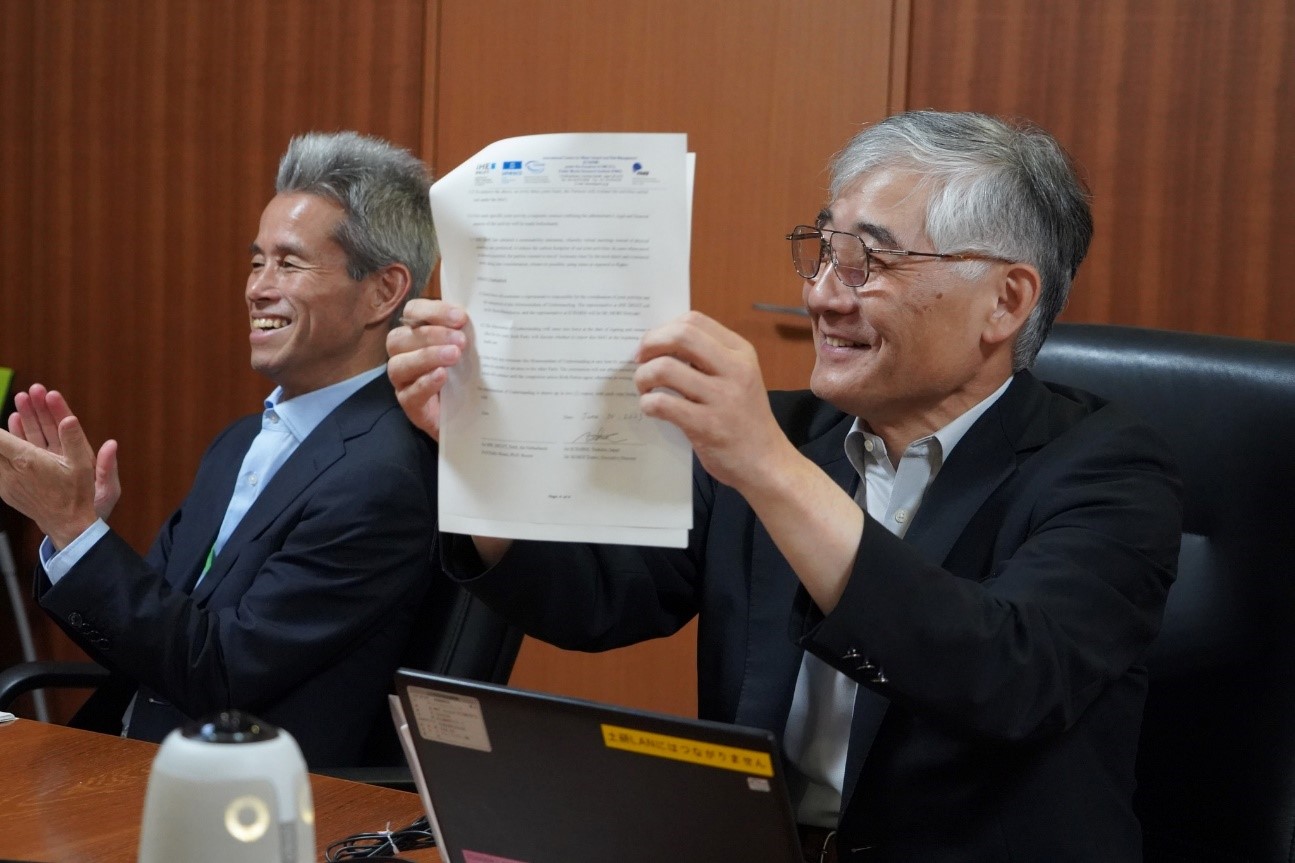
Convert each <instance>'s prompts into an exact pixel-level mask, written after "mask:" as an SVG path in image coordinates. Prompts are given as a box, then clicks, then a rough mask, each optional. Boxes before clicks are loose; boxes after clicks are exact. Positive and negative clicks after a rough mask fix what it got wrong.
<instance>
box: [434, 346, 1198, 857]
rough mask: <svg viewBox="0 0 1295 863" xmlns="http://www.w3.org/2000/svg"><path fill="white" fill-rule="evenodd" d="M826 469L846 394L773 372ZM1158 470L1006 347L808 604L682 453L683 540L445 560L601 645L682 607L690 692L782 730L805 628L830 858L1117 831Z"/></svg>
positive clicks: (1125, 817)
mask: <svg viewBox="0 0 1295 863" xmlns="http://www.w3.org/2000/svg"><path fill="white" fill-rule="evenodd" d="M771 398H772V403H773V406H774V413H775V416H776V417H777V418H778V420H779V422H780V423H781V425H782V427H783V429H784V430H785V431H786V433H787V435H788V437H789V438H790V439H791V440H792V441H793V443H795V444H796V445H797V446H798V447H799V448H800V451H801V452H802V453H803V454H804V455H805V456H806V457H808V458H809V459H810V460H812V461H813V462H814V463H816V464H818V465H819V466H820V467H821V468H822V469H823V470H824V471H825V472H826V473H828V474H829V475H830V476H831V477H832V478H833V479H835V481H836V482H837V483H838V484H839V485H840V486H841V487H842V488H843V489H845V490H846V491H849V492H850V493H851V494H853V493H854V490H855V487H856V486H857V483H858V481H859V479H858V475H857V473H856V472H855V470H854V468H853V467H852V466H851V465H850V463H849V461H848V460H847V459H846V457H845V452H844V446H843V444H844V439H845V435H846V433H847V432H848V430H849V428H850V426H851V424H852V422H853V418H852V417H849V416H847V415H845V414H843V413H841V412H840V411H838V410H836V409H834V408H832V407H831V406H830V405H828V404H825V403H824V402H822V401H820V400H818V399H817V398H815V397H814V396H813V395H812V394H810V393H806V392H802V393H774V394H773V395H772V396H771ZM1180 535H1181V502H1180V488H1179V482H1178V479H1177V477H1176V472H1175V469H1174V467H1173V466H1172V465H1171V464H1170V463H1169V461H1168V456H1167V454H1166V447H1165V446H1164V445H1163V444H1162V443H1161V442H1160V441H1159V440H1158V439H1157V437H1156V436H1155V434H1154V433H1153V432H1151V431H1150V429H1148V428H1147V427H1146V426H1145V425H1143V424H1141V423H1140V422H1138V421H1136V420H1134V419H1133V418H1131V417H1130V416H1129V415H1128V414H1126V413H1124V412H1122V411H1120V410H1119V409H1117V408H1116V407H1114V406H1111V405H1107V404H1105V403H1103V402H1101V401H1100V400H1098V399H1097V398H1095V397H1093V396H1090V395H1088V394H1084V393H1079V392H1076V391H1073V390H1066V389H1063V388H1059V387H1051V386H1050V385H1044V384H1042V383H1040V382H1039V381H1038V380H1036V379H1035V378H1034V377H1033V376H1031V375H1030V374H1029V373H1025V372H1023V373H1020V374H1018V375H1017V376H1016V379H1015V380H1014V381H1013V383H1012V385H1011V386H1010V387H1008V389H1007V391H1006V392H1005V393H1004V394H1003V396H1002V397H1001V398H1000V399H999V400H998V401H997V402H996V403H995V404H994V405H993V406H991V407H990V409H989V410H988V411H986V412H985V414H983V415H982V416H981V417H980V418H979V419H978V420H977V421H976V423H975V425H973V427H972V428H971V429H970V430H969V431H968V432H967V434H966V435H965V436H964V437H963V438H962V440H961V441H960V442H959V444H958V445H957V447H956V448H955V449H954V450H953V452H952V453H951V454H949V457H948V459H947V460H946V461H945V463H944V465H943V466H942V468H941V470H940V472H939V473H938V474H937V476H936V478H935V480H934V482H933V483H932V485H931V487H930V488H929V490H928V491H927V494H926V496H925V497H924V498H923V501H922V504H921V507H920V509H919V510H918V513H917V515H916V517H915V518H914V520H913V522H912V523H911V524H910V526H909V529H908V531H907V533H906V535H905V537H904V538H903V539H899V538H898V537H896V536H895V535H894V534H892V533H890V532H889V531H888V530H886V529H885V527H884V526H883V525H881V524H878V523H877V522H875V521H873V520H872V519H871V518H868V519H867V520H866V521H865V526H864V530H863V535H862V538H861V541H860V545H859V551H858V556H857V558H856V561H855V565H854V571H853V574H852V575H851V577H850V580H849V582H848V585H847V587H846V589H845V592H844V595H843V596H842V597H841V600H840V602H839V604H838V605H837V607H836V608H835V609H834V610H833V611H832V613H831V614H830V615H827V616H826V617H824V616H823V615H822V614H821V613H819V612H818V610H817V609H816V607H815V606H814V605H813V604H812V602H810V601H809V599H808V596H807V595H806V594H805V592H804V591H803V589H801V587H800V583H799V581H798V579H797V578H796V576H795V574H794V573H793V572H792V570H791V568H790V567H789V565H788V564H787V562H786V560H785V559H784V558H783V557H782V555H781V553H780V552H779V551H778V550H777V548H776V547H775V546H774V544H773V541H772V540H771V539H770V537H769V535H768V533H767V532H766V531H765V529H764V527H763V526H762V525H761V524H760V523H759V521H758V520H757V519H756V518H755V516H754V514H753V513H752V511H751V508H750V507H749V506H748V505H747V504H746V502H745V500H743V498H742V497H741V496H740V495H739V494H737V493H736V492H735V491H734V490H733V489H731V488H729V487H727V486H723V485H721V484H719V483H717V482H715V481H714V480H713V479H712V478H710V477H709V476H708V475H706V474H705V473H704V472H703V471H701V470H700V469H699V470H698V471H697V472H696V474H695V493H694V527H693V531H692V533H691V535H690V544H689V547H688V548H687V549H685V550H682V551H679V550H671V549H654V548H629V547H617V546H592V545H591V546H581V545H568V544H557V543H535V542H527V543H522V542H518V543H516V544H515V545H514V546H513V548H512V549H511V550H510V552H509V554H508V555H507V556H506V557H505V558H504V560H503V561H501V562H500V563H499V564H498V565H497V566H496V567H494V568H493V569H491V570H489V571H488V572H485V573H482V574H477V573H476V572H474V571H473V566H474V564H475V565H476V566H477V568H478V569H479V562H477V561H475V555H473V554H472V553H471V552H470V543H467V542H466V541H464V540H462V539H459V538H453V537H446V538H444V548H443V563H444V564H445V565H446V566H447V569H449V571H450V572H451V574H452V575H455V576H456V577H458V578H460V580H462V581H463V583H464V584H465V585H466V586H467V587H468V588H469V589H470V590H472V591H473V592H474V593H475V594H477V595H478V596H480V597H481V598H482V599H483V600H484V601H486V602H487V604H489V605H491V606H492V607H494V608H495V609H496V610H497V611H499V612H501V613H503V614H505V615H507V616H509V617H510V618H512V619H513V620H514V621H515V622H516V623H518V624H519V625H521V626H522V628H524V629H525V630H526V631H527V632H528V633H530V634H532V635H535V636H537V637H540V638H543V639H545V640H548V641H551V642H553V643H555V644H558V645H560V646H564V647H568V648H573V649H582V650H603V649H607V648H611V647H616V646H619V645H622V644H628V643H632V642H635V641H639V640H642V639H645V638H651V637H656V636H661V635H666V634H669V633H671V632H674V631H676V630H677V629H678V628H679V627H681V626H682V625H683V624H684V623H685V622H687V621H688V620H689V619H690V618H691V617H692V616H693V615H694V614H697V615H699V624H698V626H699V628H698V651H697V652H698V656H697V662H698V688H699V712H700V714H701V716H702V717H703V718H706V719H716V720H721V721H727V722H735V723H739V724H743V725H751V726H756V727H762V728H767V729H770V730H772V731H774V732H776V733H782V731H783V730H784V727H785V725H786V721H787V715H788V712H789V710H790V707H791V701H792V695H793V693H794V689H795V682H796V678H797V675H798V673H799V669H800V664H801V660H802V658H803V655H804V653H803V651H804V650H810V651H813V652H814V653H815V654H816V655H817V656H819V657H821V658H822V659H824V660H825V661H826V662H828V663H829V664H830V665H832V666H833V667H835V668H836V669H838V670H840V671H841V672H843V673H845V674H847V675H849V676H850V677H852V678H853V679H854V680H856V681H858V683H859V684H860V686H859V695H858V698H857V701H856V706H855V713H854V720H853V726H852V731H851V737H850V745H849V752H848V757H847V764H846V780H845V788H844V794H843V810H842V817H841V822H840V840H841V841H840V845H841V849H842V859H844V860H860V861H862V860H868V861H872V860H886V861H913V863H939V861H960V863H971V861H1004V860H1025V861H1035V860H1038V861H1042V860H1047V861H1050V863H1055V861H1067V860H1075V861H1091V863H1113V861H1133V860H1138V859H1140V857H1141V832H1140V829H1139V826H1138V823H1137V820H1136V819H1135V817H1134V815H1133V811H1132V795H1133V786H1134V779H1133V765H1134V758H1135V754H1136V745H1137V739H1138V732H1139V726H1140V722H1141V714H1142V705H1143V701H1144V697H1145V684H1146V674H1145V671H1144V669H1143V668H1142V666H1141V665H1140V662H1141V658H1142V656H1143V654H1144V652H1145V650H1146V648H1147V646H1148V645H1149V644H1150V642H1151V640H1152V638H1153V637H1154V636H1155V634H1156V632H1157V631H1158V629H1159V625H1160V620H1161V616H1162V613H1163V609H1164V602H1165V597H1166V594H1167V591H1168V588H1169V585H1170V583H1171V581H1172V580H1173V577H1174V573H1175V570H1176V565H1177V553H1178V545H1179V540H1180Z"/></svg>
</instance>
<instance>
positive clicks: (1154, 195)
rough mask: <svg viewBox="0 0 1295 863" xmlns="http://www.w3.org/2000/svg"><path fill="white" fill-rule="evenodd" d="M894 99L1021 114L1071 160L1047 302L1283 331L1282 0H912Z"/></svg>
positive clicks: (1291, 36) (1147, 319) (1292, 104)
mask: <svg viewBox="0 0 1295 863" xmlns="http://www.w3.org/2000/svg"><path fill="white" fill-rule="evenodd" d="M909 57H910V62H911V65H910V67H909V70H908V96H907V105H908V106H909V107H913V108H926V107H931V108H941V109H955V110H979V111H986V112H989V113H994V114H1006V115H1014V116H1022V117H1026V118H1029V119H1031V120H1033V121H1034V122H1036V123H1038V124H1039V125H1041V126H1043V127H1044V128H1046V129H1048V130H1049V131H1051V132H1053V133H1054V134H1055V135H1057V137H1058V138H1059V139H1060V140H1061V141H1062V143H1063V144H1064V145H1065V146H1066V147H1067V148H1068V149H1069V150H1070V151H1071V153H1072V154H1073V155H1074V156H1075V157H1076V159H1077V160H1078V161H1079V163H1080V164H1081V165H1082V166H1083V167H1084V168H1085V170H1086V172H1087V176H1088V178H1089V183H1090V186H1091V188H1092V191H1093V196H1094V202H1093V209H1094V216H1095V218H1096V222H1097V232H1096V236H1095V240H1094V243H1093V247H1092V250H1091V252H1090V255H1089V259H1088V261H1087V262H1086V263H1085V264H1084V266H1083V268H1082V269H1081V270H1080V278H1079V280H1078V281H1077V283H1076V286H1075V293H1074V296H1073V299H1072V301H1071V304H1070V308H1069V309H1068V311H1067V313H1066V315H1065V318H1066V319H1069V320H1082V321H1098V322H1110V323H1123V324H1136V325H1142V326H1151V327H1161V328H1167V329H1179V330H1191V331H1200V332H1215V333H1225V334H1230V335H1239V336H1249V337H1254V338H1267V339H1280V340H1291V339H1295V291H1292V290H1291V277H1290V273H1291V272H1292V271H1293V268H1295V244H1292V243H1291V242H1289V237H1291V236H1292V235H1293V234H1295V199H1292V196H1291V194H1290V193H1291V190H1292V189H1295V159H1292V158H1291V154H1292V153H1295V5H1293V4H1291V3H1290V2H1289V0H1253V2H1245V3H1218V2H1214V0H1142V2H1136V3H1130V2H1124V0H1097V2H1093V0H1051V2H1048V3H1037V2H1032V0H913V7H912V30H911V43H910V46H909Z"/></svg>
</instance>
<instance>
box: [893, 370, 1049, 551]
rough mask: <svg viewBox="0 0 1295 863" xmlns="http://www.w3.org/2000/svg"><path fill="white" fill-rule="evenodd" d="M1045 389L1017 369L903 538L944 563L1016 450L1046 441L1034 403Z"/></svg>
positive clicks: (1009, 470) (1013, 462) (1010, 469)
mask: <svg viewBox="0 0 1295 863" xmlns="http://www.w3.org/2000/svg"><path fill="white" fill-rule="evenodd" d="M1045 394H1046V390H1045V389H1044V387H1043V385H1042V384H1040V383H1039V382H1038V381H1037V380H1035V378H1034V377H1033V376H1032V375H1030V373H1029V372H1019V373H1017V375H1016V378H1015V379H1014V380H1013V381H1012V384H1011V386H1009V387H1008V388H1007V391H1006V392H1004V393H1003V395H1002V397H1001V398H999V400H998V401H997V402H995V403H994V405H992V406H991V407H990V408H989V410H987V411H985V413H984V415H983V416H981V417H980V419H978V420H976V422H975V424H974V425H972V427H971V428H970V429H968V430H967V433H966V434H965V435H964V436H963V438H962V440H961V441H959V442H958V445H957V446H956V447H955V448H954V450H953V453H952V454H951V455H950V456H949V458H948V460H947V461H945V463H944V465H943V466H942V467H941V468H940V472H939V473H938V474H937V475H936V477H935V481H934V482H933V483H931V487H930V489H928V490H927V492H926V495H925V496H924V497H923V499H922V505H921V507H920V508H919V509H918V511H917V515H916V517H914V519H913V523H912V524H911V525H910V526H909V529H908V532H907V533H905V534H904V541H905V542H907V543H908V544H910V545H912V546H913V547H914V548H915V549H917V550H918V552H919V553H920V554H921V555H922V556H923V557H925V558H926V559H927V560H928V561H929V562H931V563H933V564H936V565H937V566H938V565H942V564H943V563H944V560H945V558H946V557H948V554H949V552H950V550H952V548H953V544H954V543H955V542H957V540H958V537H960V536H961V535H962V533H963V531H964V530H966V527H967V523H968V522H970V521H971V519H972V518H973V517H974V516H975V514H976V512H977V511H979V510H980V508H981V507H982V506H983V505H984V503H985V501H986V500H988V499H989V496H990V495H991V494H993V493H994V490H995V489H997V488H998V487H999V486H1001V485H1002V484H1003V483H1004V482H1006V481H1007V480H1008V479H1009V478H1010V477H1011V476H1012V474H1014V473H1015V472H1016V466H1017V463H1018V453H1020V452H1023V451H1026V450H1030V449H1034V448H1037V447H1039V446H1042V445H1043V443H1045V442H1046V435H1045V433H1044V431H1045V430H1044V428H1043V425H1044V423H1043V422H1042V420H1041V417H1042V411H1040V410H1038V409H1036V405H1037V404H1038V402H1039V400H1040V399H1041V398H1043V397H1044V396H1045Z"/></svg>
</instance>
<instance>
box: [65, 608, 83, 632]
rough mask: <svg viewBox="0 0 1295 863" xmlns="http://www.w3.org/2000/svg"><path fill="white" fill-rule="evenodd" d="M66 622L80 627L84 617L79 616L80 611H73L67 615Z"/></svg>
mask: <svg viewBox="0 0 1295 863" xmlns="http://www.w3.org/2000/svg"><path fill="white" fill-rule="evenodd" d="M67 622H68V623H70V624H72V626H73V627H75V628H77V629H80V628H81V624H82V623H84V622H85V619H84V618H83V617H81V612H79V611H74V612H72V613H71V614H69V615H68V616H67Z"/></svg>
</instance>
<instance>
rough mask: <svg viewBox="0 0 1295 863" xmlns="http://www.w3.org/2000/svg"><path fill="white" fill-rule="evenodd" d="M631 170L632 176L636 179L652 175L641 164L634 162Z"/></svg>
mask: <svg viewBox="0 0 1295 863" xmlns="http://www.w3.org/2000/svg"><path fill="white" fill-rule="evenodd" d="M633 170H634V176H636V177H647V176H650V175H651V173H652V172H651V171H649V170H648V169H647V168H644V167H643V163H642V162H635V163H634V166H633Z"/></svg>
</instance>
